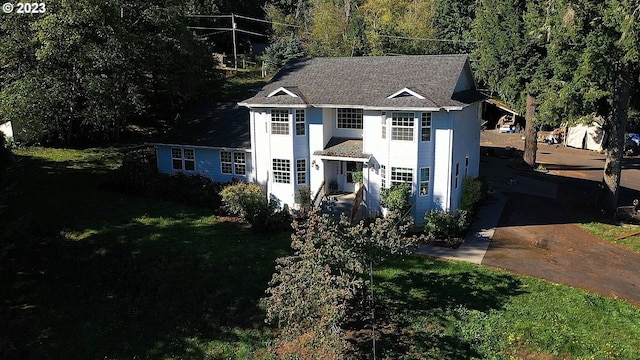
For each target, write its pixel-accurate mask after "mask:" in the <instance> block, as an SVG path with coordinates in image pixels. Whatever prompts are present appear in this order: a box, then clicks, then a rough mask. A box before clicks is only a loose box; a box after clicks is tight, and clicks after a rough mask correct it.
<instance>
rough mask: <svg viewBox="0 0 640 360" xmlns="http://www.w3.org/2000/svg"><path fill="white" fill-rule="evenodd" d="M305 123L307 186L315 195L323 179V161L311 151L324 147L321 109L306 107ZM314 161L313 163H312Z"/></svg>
mask: <svg viewBox="0 0 640 360" xmlns="http://www.w3.org/2000/svg"><path fill="white" fill-rule="evenodd" d="M307 123H308V124H309V125H308V130H309V135H308V136H309V150H308V152H309V155H310V156H309V187H310V188H311V194H312V196H315V194H316V192H317V191H318V188H319V187H320V184H322V181H323V180H324V163H323V162H322V160H320V158H319V157H317V156H314V155H313V153H314V152H315V151H318V150H322V149H324V145H325V140H324V127H323V124H322V109H313V108H312V109H307ZM314 161H315V163H314Z"/></svg>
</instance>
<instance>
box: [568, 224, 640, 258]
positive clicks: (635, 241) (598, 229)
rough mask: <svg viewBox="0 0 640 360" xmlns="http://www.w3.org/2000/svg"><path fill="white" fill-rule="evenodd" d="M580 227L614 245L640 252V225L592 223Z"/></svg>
mask: <svg viewBox="0 0 640 360" xmlns="http://www.w3.org/2000/svg"><path fill="white" fill-rule="evenodd" d="M580 227H582V228H583V229H585V230H587V231H589V232H591V233H592V234H595V235H598V236H600V237H601V238H603V239H605V240H608V241H611V242H612V243H615V244H618V245H621V246H624V247H627V248H629V249H631V250H634V251H638V252H640V225H631V224H606V223H601V222H590V223H584V224H580ZM634 234H635V235H634Z"/></svg>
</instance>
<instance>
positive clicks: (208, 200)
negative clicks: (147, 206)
mask: <svg viewBox="0 0 640 360" xmlns="http://www.w3.org/2000/svg"><path fill="white" fill-rule="evenodd" d="M105 186H106V187H107V188H109V189H111V190H115V191H119V192H123V193H127V194H132V195H138V196H145V197H152V198H159V199H164V200H169V201H175V202H181V203H185V204H189V205H193V206H200V207H207V208H211V209H213V210H216V211H217V210H219V209H220V207H221V206H222V198H221V197H220V194H219V193H220V191H221V190H222V187H223V186H224V184H222V183H219V182H215V181H213V180H211V179H209V178H207V177H205V176H202V175H186V174H183V173H176V174H170V175H168V174H158V172H157V170H156V169H155V167H154V166H151V165H149V164H143V163H124V164H122V166H121V167H120V168H119V169H118V170H116V171H114V172H113V173H112V174H111V176H110V177H109V179H108V180H107V181H106V184H105Z"/></svg>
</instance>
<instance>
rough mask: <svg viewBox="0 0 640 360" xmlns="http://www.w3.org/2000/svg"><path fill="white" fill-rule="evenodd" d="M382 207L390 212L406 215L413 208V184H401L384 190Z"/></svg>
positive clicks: (381, 199)
mask: <svg viewBox="0 0 640 360" xmlns="http://www.w3.org/2000/svg"><path fill="white" fill-rule="evenodd" d="M380 205H382V207H385V208H387V209H389V211H395V212H399V213H401V214H404V213H405V212H407V211H408V210H409V209H410V208H411V184H408V183H400V184H395V185H393V186H391V187H390V188H388V189H383V190H382V194H381V196H380Z"/></svg>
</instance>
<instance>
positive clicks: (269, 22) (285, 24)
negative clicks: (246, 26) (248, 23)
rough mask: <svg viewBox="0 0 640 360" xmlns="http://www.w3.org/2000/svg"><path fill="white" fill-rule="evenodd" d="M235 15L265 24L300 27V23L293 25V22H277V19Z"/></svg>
mask: <svg viewBox="0 0 640 360" xmlns="http://www.w3.org/2000/svg"><path fill="white" fill-rule="evenodd" d="M236 17H237V18H240V19H247V20H252V21H258V22H263V23H267V24H276V25H283V26H290V27H301V26H300V25H293V24H287V23H281V22H277V21H269V20H264V19H257V18H252V17H248V16H242V15H236Z"/></svg>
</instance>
